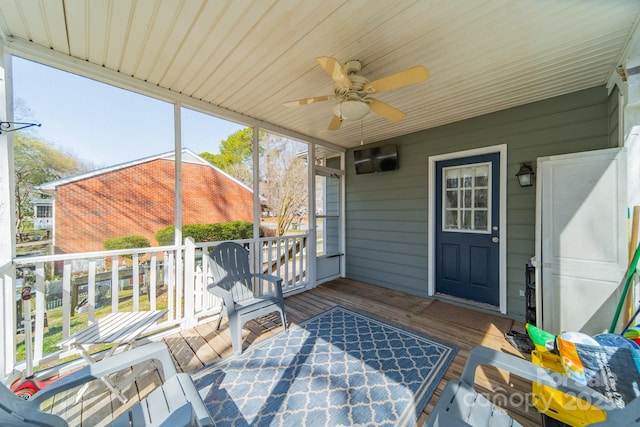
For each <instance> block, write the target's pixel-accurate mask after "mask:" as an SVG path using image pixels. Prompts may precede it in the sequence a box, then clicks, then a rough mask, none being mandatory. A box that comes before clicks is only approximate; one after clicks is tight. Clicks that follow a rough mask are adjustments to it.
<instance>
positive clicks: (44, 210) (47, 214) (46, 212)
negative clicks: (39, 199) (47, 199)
mask: <svg viewBox="0 0 640 427" xmlns="http://www.w3.org/2000/svg"><path fill="white" fill-rule="evenodd" d="M52 216H53V215H52V210H51V206H36V218H51V217H52Z"/></svg>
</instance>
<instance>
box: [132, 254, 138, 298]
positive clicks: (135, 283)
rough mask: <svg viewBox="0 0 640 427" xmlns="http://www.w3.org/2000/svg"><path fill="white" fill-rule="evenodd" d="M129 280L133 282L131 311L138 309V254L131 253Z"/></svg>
mask: <svg viewBox="0 0 640 427" xmlns="http://www.w3.org/2000/svg"><path fill="white" fill-rule="evenodd" d="M131 262H132V265H131V267H132V270H131V281H132V282H133V311H140V265H139V264H138V254H133V258H132V260H131Z"/></svg>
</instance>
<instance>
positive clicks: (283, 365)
mask: <svg viewBox="0 0 640 427" xmlns="http://www.w3.org/2000/svg"><path fill="white" fill-rule="evenodd" d="M456 352H457V349H456V348H455V347H453V346H450V345H446V344H443V343H441V342H438V341H435V340H433V339H431V338H427V337H425V336H421V335H417V334H415V333H412V332H409V331H406V330H403V329H400V328H398V327H395V326H392V325H390V324H388V323H385V322H381V321H379V320H375V319H372V318H370V317H368V316H364V315H362V314H358V313H355V312H353V311H350V310H347V309H345V308H342V307H334V308H332V309H330V310H328V311H326V312H324V313H321V314H319V315H317V316H315V317H313V318H311V319H309V320H307V321H305V322H304V323H301V324H300V325H298V326H292V327H291V328H289V332H288V333H287V332H285V331H282V332H280V333H278V334H276V335H274V336H272V337H269V338H267V339H265V340H263V341H260V342H258V343H254V344H252V345H251V346H250V347H249V348H248V349H247V350H245V352H244V353H243V354H242V355H240V356H230V357H228V358H225V359H222V360H220V361H219V362H217V363H215V364H214V365H210V366H207V367H205V368H203V369H201V370H199V371H198V372H196V373H194V375H193V377H194V380H195V383H196V386H197V388H198V390H200V394H201V396H203V398H204V400H205V402H206V404H207V408H208V409H209V412H210V413H211V416H212V418H213V420H214V422H215V424H216V426H296V427H300V426H354V425H362V426H364V425H366V426H406V425H414V424H415V423H416V421H417V420H418V417H419V416H420V413H421V412H422V410H423V409H424V407H425V405H426V404H427V402H428V400H429V398H430V397H431V395H432V394H433V391H434V390H435V388H436V386H437V385H438V382H439V381H440V379H441V378H442V376H443V375H444V373H445V371H446V369H447V367H448V366H449V364H450V363H451V360H452V359H453V356H455V354H456Z"/></svg>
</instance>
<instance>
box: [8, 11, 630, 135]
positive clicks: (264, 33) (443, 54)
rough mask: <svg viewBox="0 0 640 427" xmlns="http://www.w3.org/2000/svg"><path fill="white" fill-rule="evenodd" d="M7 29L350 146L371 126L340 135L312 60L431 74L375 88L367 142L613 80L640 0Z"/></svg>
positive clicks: (26, 22)
mask: <svg viewBox="0 0 640 427" xmlns="http://www.w3.org/2000/svg"><path fill="white" fill-rule="evenodd" d="M0 18H1V19H0V26H1V29H2V30H3V31H4V33H5V34H6V35H7V36H8V37H9V38H8V40H9V41H11V40H13V39H15V40H17V43H16V44H20V43H23V44H24V42H29V43H33V44H36V45H39V46H41V47H44V48H48V49H52V50H54V51H57V52H60V53H63V54H66V55H70V56H71V57H74V58H78V59H81V60H83V61H87V62H90V63H93V64H96V65H99V66H101V67H104V68H107V69H110V70H114V71H117V72H119V73H122V74H124V75H127V76H133V77H134V78H136V79H139V80H143V81H146V82H149V83H151V84H153V85H157V86H159V87H162V88H166V89H170V90H172V91H175V92H177V93H180V94H183V95H187V96H190V97H193V98H196V99H198V100H202V101H205V102H208V103H211V104H214V105H217V106H219V107H223V108H226V109H228V110H231V111H234V112H237V113H241V114H243V115H246V116H249V117H252V118H255V119H258V120H262V121H264V122H267V123H272V124H274V125H277V126H279V127H281V128H285V129H289V130H292V131H295V132H297V133H299V134H303V135H308V136H310V137H314V138H317V139H320V140H324V141H328V142H331V143H334V144H337V145H341V146H343V147H352V146H355V145H358V144H359V143H360V139H361V126H360V123H359V122H345V123H344V124H343V126H342V128H341V129H340V130H338V131H333V132H331V131H328V130H327V126H328V124H329V122H330V120H331V117H332V112H331V107H332V105H333V104H334V103H335V102H336V101H329V102H323V103H316V104H311V105H306V106H301V107H296V108H287V107H284V106H282V103H283V102H286V101H289V100H295V99H299V98H305V97H310V96H317V95H325V94H331V93H332V91H333V85H332V81H331V79H330V78H329V77H328V75H327V74H325V73H324V72H323V71H322V69H321V68H320V67H319V66H318V64H317V63H316V61H315V60H314V58H315V57H317V56H334V57H335V58H337V59H338V60H339V61H340V62H344V61H347V60H350V59H358V60H360V61H362V63H363V65H364V66H363V70H362V73H363V74H364V75H366V76H367V77H368V78H369V79H370V80H374V79H377V78H380V77H383V76H386V75H389V74H391V73H394V72H397V71H401V70H404V69H406V68H409V67H411V66H414V65H417V64H423V65H425V66H426V67H427V68H428V70H429V72H430V78H429V80H428V81H426V82H424V83H419V84H415V85H412V86H409V87H405V88H402V89H397V90H394V91H390V92H385V93H382V94H379V95H376V97H377V98H378V99H380V100H382V101H384V102H386V103H388V104H391V105H393V106H395V107H396V108H398V109H400V110H402V111H404V112H405V113H406V114H407V116H406V118H405V119H404V120H403V121H401V122H399V123H390V122H388V121H386V120H385V119H383V118H381V117H379V116H377V115H375V114H373V113H370V114H368V115H367V116H366V117H365V118H364V121H363V129H364V132H363V136H364V141H365V143H368V142H374V141H379V140H383V139H387V138H391V137H394V136H398V135H403V134H407V133H411V132H416V131H419V130H423V129H427V128H431V127H435V126H440V125H444V124H447V123H452V122H456V121H459V120H463V119H466V118H470V117H474V116H478V115H482V114H486V113H490V112H494V111H498V110H502V109H505V108H510V107H513V106H517V105H521V104H525V103H529V102H532V101H536V100H541V99H545V98H549V97H553V96H557V95H562V94H565V93H569V92H573V91H577V90H581V89H585V88H589V87H593V86H596V85H602V84H605V83H607V82H608V81H609V80H610V79H611V78H612V76H615V69H616V66H618V65H620V64H622V63H624V61H625V59H627V58H628V57H630V56H635V55H640V52H637V51H636V52H634V51H632V50H630V48H629V46H630V43H631V45H633V44H637V38H638V23H639V22H640V2H639V1H637V0H600V1H596V0H563V1H557V0H538V1H523V0H485V1H482V2H472V1H467V0H447V1H436V0H419V1H417V0H416V1H404V0H402V1H399V0H398V1H382V0H380V1H378V0H368V1H366V0H353V1H350V0H324V1H302V0H300V1H293V0H260V1H249V0H226V1H222V0H220V1H206V0H182V1H173V0H145V1H128V0H104V1H86V0H0Z"/></svg>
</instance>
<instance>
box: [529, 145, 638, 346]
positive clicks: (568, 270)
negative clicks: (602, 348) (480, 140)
mask: <svg viewBox="0 0 640 427" xmlns="http://www.w3.org/2000/svg"><path fill="white" fill-rule="evenodd" d="M537 179H538V188H537V203H536V211H537V212H536V223H537V230H538V233H537V234H538V237H537V239H536V258H537V261H538V262H537V264H538V267H537V268H538V272H537V275H538V280H539V282H540V283H539V286H538V295H537V298H538V302H539V303H538V305H537V306H538V316H540V317H539V319H540V318H541V326H542V328H543V329H545V330H548V331H549V332H552V333H554V334H555V333H560V332H562V331H582V332H584V333H587V334H597V333H601V332H603V331H604V330H606V329H607V328H608V327H609V325H610V323H611V319H612V318H613V316H614V313H615V309H616V306H617V303H618V299H619V296H620V290H619V289H618V288H619V284H620V281H621V279H622V277H623V275H624V273H625V271H626V267H627V248H626V237H627V232H626V202H625V201H626V194H627V193H626V158H625V151H624V149H619V148H614V149H607V150H596V151H590V152H584V153H577V154H568V155H562V156H553V157H546V158H540V159H538V170H537ZM538 323H539V325H540V321H538Z"/></svg>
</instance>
